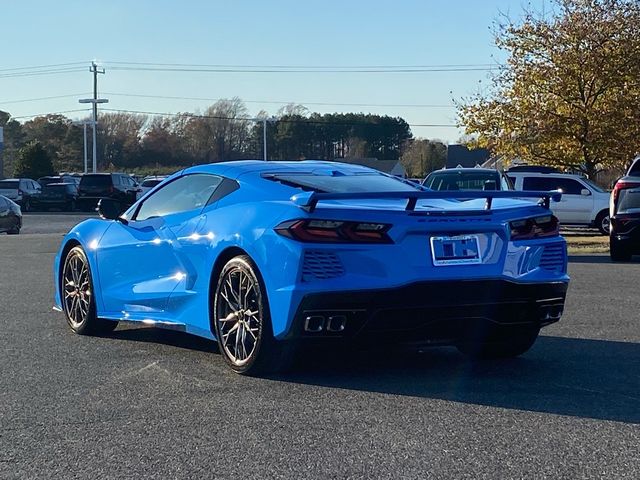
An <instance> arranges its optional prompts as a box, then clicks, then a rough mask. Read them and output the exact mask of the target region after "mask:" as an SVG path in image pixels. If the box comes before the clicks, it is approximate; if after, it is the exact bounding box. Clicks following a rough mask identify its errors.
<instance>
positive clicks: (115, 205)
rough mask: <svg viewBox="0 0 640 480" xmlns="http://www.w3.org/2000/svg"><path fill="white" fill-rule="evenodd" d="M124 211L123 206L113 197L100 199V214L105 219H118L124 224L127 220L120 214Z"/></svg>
mask: <svg viewBox="0 0 640 480" xmlns="http://www.w3.org/2000/svg"><path fill="white" fill-rule="evenodd" d="M122 212H124V209H123V206H122V204H121V203H120V202H118V201H117V200H114V199H112V198H101V199H100V200H99V201H98V215H100V218H104V219H105V220H118V221H119V222H122V223H124V224H126V223H127V221H126V220H125V219H124V218H121V217H120V215H121V214H122Z"/></svg>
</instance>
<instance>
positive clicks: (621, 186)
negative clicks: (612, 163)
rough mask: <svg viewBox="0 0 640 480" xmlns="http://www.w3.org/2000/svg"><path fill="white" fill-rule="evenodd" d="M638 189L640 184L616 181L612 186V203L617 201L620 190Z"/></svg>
mask: <svg viewBox="0 0 640 480" xmlns="http://www.w3.org/2000/svg"><path fill="white" fill-rule="evenodd" d="M636 187H640V182H630V181H629V180H618V181H617V182H616V184H615V185H614V186H613V202H614V203H615V202H617V201H618V197H619V196H620V190H625V189H627V188H636Z"/></svg>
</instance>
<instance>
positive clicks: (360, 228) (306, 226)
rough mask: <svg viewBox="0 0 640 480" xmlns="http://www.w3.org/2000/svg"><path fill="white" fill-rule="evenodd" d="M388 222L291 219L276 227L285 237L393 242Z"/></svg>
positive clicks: (307, 240)
mask: <svg viewBox="0 0 640 480" xmlns="http://www.w3.org/2000/svg"><path fill="white" fill-rule="evenodd" d="M390 228H391V225H388V224H386V223H367V222H345V221H341V220H311V219H304V220H289V221H287V222H283V223H281V224H280V225H278V226H277V227H276V228H275V231H276V232H278V233H279V234H280V235H282V236H283V237H287V238H291V239H293V240H298V241H300V242H317V243H393V240H391V238H390V237H389V235H388V234H387V232H388V231H389V229H390Z"/></svg>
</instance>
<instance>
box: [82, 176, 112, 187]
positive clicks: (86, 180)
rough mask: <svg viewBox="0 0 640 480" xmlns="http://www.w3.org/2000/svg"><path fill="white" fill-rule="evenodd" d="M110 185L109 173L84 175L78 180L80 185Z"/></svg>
mask: <svg viewBox="0 0 640 480" xmlns="http://www.w3.org/2000/svg"><path fill="white" fill-rule="evenodd" d="M110 185H111V175H84V176H83V177H82V180H80V186H82V187H108V186H110Z"/></svg>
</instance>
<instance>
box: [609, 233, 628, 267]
mask: <svg viewBox="0 0 640 480" xmlns="http://www.w3.org/2000/svg"><path fill="white" fill-rule="evenodd" d="M609 255H610V257H611V260H613V261H614V262H628V261H629V260H631V253H630V252H629V249H628V248H627V247H625V246H624V245H622V244H621V243H620V242H619V241H618V240H616V239H615V237H611V238H610V239H609Z"/></svg>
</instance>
